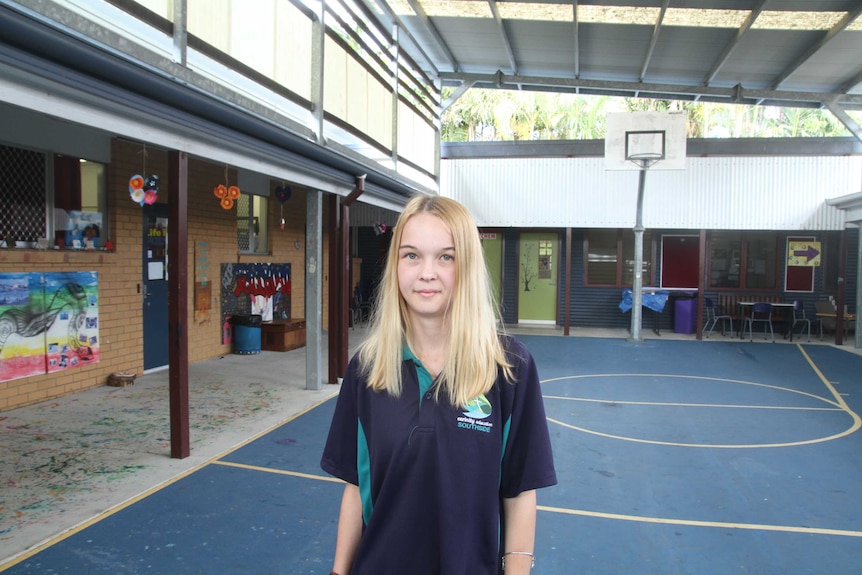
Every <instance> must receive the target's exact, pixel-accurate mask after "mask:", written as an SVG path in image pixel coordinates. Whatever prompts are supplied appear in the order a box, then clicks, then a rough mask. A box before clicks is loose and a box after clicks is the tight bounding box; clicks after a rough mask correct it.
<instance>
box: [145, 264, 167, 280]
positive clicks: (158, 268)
mask: <svg viewBox="0 0 862 575" xmlns="http://www.w3.org/2000/svg"><path fill="white" fill-rule="evenodd" d="M147 279H148V280H163V279H165V264H164V263H162V262H148V263H147Z"/></svg>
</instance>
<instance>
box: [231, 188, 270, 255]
mask: <svg viewBox="0 0 862 575" xmlns="http://www.w3.org/2000/svg"><path fill="white" fill-rule="evenodd" d="M268 201H269V198H267V197H265V196H256V195H254V194H242V195H240V197H239V198H238V199H237V202H236V216H237V232H236V239H237V246H238V247H239V251H240V252H242V253H249V254H265V253H268V251H269V228H268V226H267V222H268V221H269V219H268V217H269V211H268V209H267V207H268V205H267V204H268Z"/></svg>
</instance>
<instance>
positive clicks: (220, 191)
mask: <svg viewBox="0 0 862 575" xmlns="http://www.w3.org/2000/svg"><path fill="white" fill-rule="evenodd" d="M213 194H215V197H217V198H219V199H221V202H220V203H221V207H222V208H224V209H225V210H229V209H231V208H232V207H233V203H234V201H236V199H237V198H239V194H240V192H239V188H238V187H236V186H226V185H224V184H219V185H217V186H216V187H215V189H213Z"/></svg>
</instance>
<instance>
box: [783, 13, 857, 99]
mask: <svg viewBox="0 0 862 575" xmlns="http://www.w3.org/2000/svg"><path fill="white" fill-rule="evenodd" d="M859 14H862V2H859V3H858V4H856V7H855V8H853V9H852V10H850V11H849V12H847V14H845V15H844V17H843V18H841V20H839V21H838V23H837V24H835V26H833V27H832V29H831V30H829V32H827V33H826V35H824V36H823V37H822V38H821V39H820V40H818V41H817V42H815V43H814V44H812V45H811V46H809V47H808V49H807V50H805V52H803V53H802V55H801V56H799V58H797V59H796V61H794V62H793V63H792V64H790V66H788V67H787V68H785V69H784V71H783V72H781V73H780V74H779V75H778V76H777V77H776V78H775V79H774V80H773V81H772V84H771V85H770V88H771V89H773V90H777V89H778V87H779V86H781V84H782V83H783V82H784V81H785V80H787V78H789V77H790V76H791V75H792V74H793V73H794V72H796V70H798V69H799V67H800V66H802V65H803V64H804V63H805V62H807V61H808V59H809V58H811V57H812V56H813V55H814V54H816V53H817V52H818V51H819V50H820V49H821V48H823V47H824V46H825V45H826V44H828V43H829V42H830V41H831V40H832V39H833V38H835V36H837V35H838V34H839V33H840V32H842V31H844V29H845V28H847V27H848V26H849V25H850V24H852V23H853V21H854V20H856V18H858V17H859Z"/></svg>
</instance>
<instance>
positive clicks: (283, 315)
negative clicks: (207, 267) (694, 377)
mask: <svg viewBox="0 0 862 575" xmlns="http://www.w3.org/2000/svg"><path fill="white" fill-rule="evenodd" d="M221 281H222V290H221V293H222V298H221V319H222V325H223V334H222V343H230V342H231V337H232V334H231V329H230V318H231V316H233V315H249V314H255V315H261V316H265V317H264V318H263V321H269V320H272V319H288V318H290V294H291V285H290V264H286V263H285V264H278V263H249V264H222V266H221Z"/></svg>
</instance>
